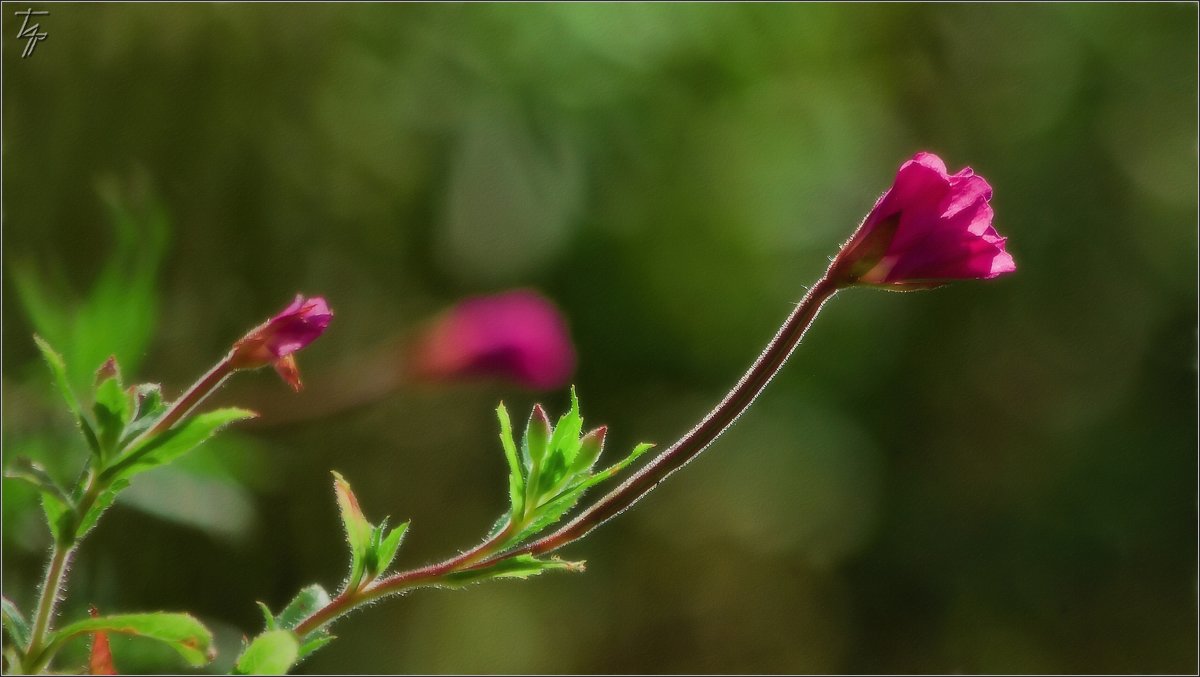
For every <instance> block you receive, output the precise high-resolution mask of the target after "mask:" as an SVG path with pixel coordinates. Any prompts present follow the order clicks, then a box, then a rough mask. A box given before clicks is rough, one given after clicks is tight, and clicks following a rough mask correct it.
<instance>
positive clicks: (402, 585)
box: [295, 522, 518, 637]
mask: <svg viewBox="0 0 1200 677" xmlns="http://www.w3.org/2000/svg"><path fill="white" fill-rule="evenodd" d="M517 531H518V527H516V526H515V525H514V524H513V523H512V522H509V523H508V525H507V526H505V527H504V528H503V529H501V530H500V531H498V532H497V533H496V534H495V535H494V536H492V537H491V538H489V539H487V540H485V541H483V542H482V543H480V544H479V545H477V546H475V547H474V548H471V549H470V550H468V551H466V552H463V553H459V554H458V555H455V556H454V557H451V558H450V559H448V560H445V561H442V562H438V563H437V564H430V565H428V566H424V567H421V568H419V569H412V570H410V571H403V572H400V573H397V574H392V575H391V576H388V577H387V578H381V579H379V580H377V581H374V582H372V583H368V584H367V585H365V586H363V587H361V588H359V589H357V590H354V589H350V588H347V589H346V590H343V591H342V593H341V594H340V595H338V596H337V597H335V598H334V599H333V600H332V601H330V602H329V604H326V605H325V606H324V607H323V608H321V609H319V610H317V611H316V612H315V613H313V615H311V616H309V617H308V618H306V619H304V622H302V623H300V625H298V626H296V630H295V632H296V634H297V635H299V636H300V637H304V636H305V635H307V634H308V633H310V632H312V631H313V630H316V629H318V628H320V627H321V626H322V625H325V624H326V623H329V622H330V621H333V620H335V619H336V618H337V617H338V616H341V615H342V614H344V613H346V612H348V611H351V610H353V609H354V608H355V607H356V606H358V605H359V604H362V603H364V602H367V601H370V600H373V599H376V598H379V597H383V596H385V595H390V594H394V593H398V592H402V591H404V590H409V589H411V588H414V587H420V586H422V585H434V584H435V583H436V582H437V580H438V579H440V578H441V577H442V576H445V575H446V574H450V573H455V572H457V571H462V570H464V569H469V568H473V567H472V565H474V564H475V563H476V562H478V561H479V560H481V559H484V558H486V557H488V556H489V555H490V554H492V553H493V552H494V551H495V550H496V549H497V548H498V547H500V546H501V545H502V544H503V543H504V541H506V540H508V538H509V536H512V535H513V534H514V533H516V532H517Z"/></svg>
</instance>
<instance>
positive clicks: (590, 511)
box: [511, 273, 838, 555]
mask: <svg viewBox="0 0 1200 677" xmlns="http://www.w3.org/2000/svg"><path fill="white" fill-rule="evenodd" d="M837 290H838V285H837V283H836V282H835V281H834V280H833V279H831V277H830V275H829V273H826V274H825V276H823V277H822V278H821V279H820V280H818V281H817V283H816V284H815V285H813V286H812V288H811V289H809V290H808V293H807V294H805V295H804V298H803V299H802V300H801V301H800V303H799V304H798V305H797V306H796V309H795V310H793V311H792V313H791V315H789V316H788V318H787V320H786V321H785V322H784V323H783V326H782V327H780V328H779V331H778V332H777V333H776V334H775V338H773V339H771V342H770V343H769V344H768V345H767V347H766V349H765V350H763V352H762V354H761V355H759V356H758V359H757V360H755V361H754V364H752V365H751V366H750V369H749V370H747V371H746V373H745V375H743V376H742V378H741V380H739V381H738V382H737V385H735V386H734V387H733V390H731V391H729V394H728V395H726V396H725V398H724V399H723V400H721V403H720V404H718V405H717V406H716V408H714V409H713V410H712V411H710V412H709V413H708V415H707V416H705V417H704V419H703V420H702V421H700V423H699V424H697V425H696V427H695V428H692V429H691V430H690V431H689V432H688V433H687V434H686V435H684V436H683V437H682V438H680V439H679V441H678V442H676V443H675V444H673V445H671V446H670V447H669V448H668V449H667V450H665V451H663V452H662V453H660V454H659V455H658V456H656V457H655V458H654V459H653V460H651V461H650V462H649V463H647V464H646V465H645V466H643V467H642V469H641V470H639V471H637V472H636V473H634V474H633V475H632V476H631V477H630V478H629V479H627V480H625V481H624V482H622V483H621V484H620V486H618V487H617V488H616V489H613V490H612V491H611V492H609V493H608V495H606V496H604V498H601V499H600V500H599V501H596V502H595V503H593V504H592V505H591V506H589V507H588V508H587V509H586V510H584V511H583V512H581V513H580V514H579V515H577V516H576V517H575V518H574V519H573V520H571V521H570V522H568V523H567V524H565V525H564V526H562V527H561V528H559V529H558V530H557V531H555V532H554V533H552V534H550V535H548V536H545V537H543V538H540V539H538V540H536V541H534V542H532V543H530V544H528V545H525V546H523V547H521V548H518V549H517V550H515V551H514V552H513V553H511V554H531V555H539V554H543V553H547V552H550V551H552V550H557V549H559V548H561V547H563V546H564V545H567V544H569V543H572V542H574V541H577V540H579V539H580V538H583V537H584V536H586V535H587V534H588V533H589V532H591V531H592V530H593V529H595V528H596V527H598V526H600V525H601V524H603V523H604V522H606V521H608V520H609V519H611V518H613V517H615V516H616V515H618V514H619V513H621V512H622V511H624V510H626V509H627V508H629V507H630V506H632V505H633V504H634V503H637V502H638V501H639V500H640V499H641V498H642V497H643V496H645V495H646V494H648V493H650V491H651V490H653V489H654V487H656V486H658V484H659V483H660V482H662V481H663V480H665V479H666V478H667V477H669V476H670V475H671V474H672V473H674V472H675V471H676V470H679V469H680V468H682V467H683V466H684V465H686V464H687V463H688V461H691V460H692V459H694V458H696V457H697V456H699V455H700V452H702V451H704V450H705V449H707V448H708V446H709V445H710V444H712V443H713V441H714V440H716V439H717V438H718V437H720V436H721V433H723V432H725V431H726V430H728V429H729V427H730V426H731V425H733V422H734V421H736V420H737V418H738V416H741V415H742V412H744V411H746V409H747V408H749V407H750V405H751V404H752V403H753V402H754V399H755V398H756V397H758V394H759V393H761V392H762V391H763V388H766V386H767V384H768V383H770V381H771V379H772V378H773V377H774V376H775V374H777V373H778V372H779V370H780V368H782V367H783V364H784V362H786V361H787V358H788V357H789V356H790V355H791V354H792V351H794V350H795V349H796V346H797V345H799V343H800V339H802V338H804V333H805V332H806V331H808V328H809V326H811V325H812V322H813V320H814V319H816V317H817V313H818V312H820V310H821V306H823V305H824V304H825V302H826V301H828V300H829V299H831V298H833V295H834V294H836V293H837Z"/></svg>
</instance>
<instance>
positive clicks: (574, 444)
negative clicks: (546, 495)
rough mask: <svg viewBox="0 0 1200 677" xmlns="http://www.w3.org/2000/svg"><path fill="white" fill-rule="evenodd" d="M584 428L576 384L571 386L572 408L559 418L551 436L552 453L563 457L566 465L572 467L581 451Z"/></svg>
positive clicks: (550, 447)
mask: <svg viewBox="0 0 1200 677" xmlns="http://www.w3.org/2000/svg"><path fill="white" fill-rule="evenodd" d="M582 430H583V417H582V416H580V415H579V397H578V396H576V394H575V386H571V410H570V411H568V412H567V413H565V414H563V415H562V418H560V419H558V425H556V426H554V434H553V435H552V436H551V437H550V444H549V449H550V452H549V453H550V455H551V456H560V457H562V462H563V466H564V467H570V465H571V463H572V462H574V461H575V454H576V453H577V452H578V451H579V433H580V432H581V431H582Z"/></svg>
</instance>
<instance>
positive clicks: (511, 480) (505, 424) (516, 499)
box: [496, 402, 525, 519]
mask: <svg viewBox="0 0 1200 677" xmlns="http://www.w3.org/2000/svg"><path fill="white" fill-rule="evenodd" d="M496 418H497V419H499V420H500V444H501V445H503V447H504V457H505V458H506V459H507V460H508V497H509V500H510V501H511V503H512V515H513V518H514V519H517V518H519V517H520V516H521V514H522V511H523V510H524V509H525V479H524V477H522V476H521V465H520V463H519V462H518V461H517V445H516V443H515V442H514V441H513V435H512V421H510V420H509V418H508V409H505V408H504V403H503V402H501V403H500V406H498V407H496Z"/></svg>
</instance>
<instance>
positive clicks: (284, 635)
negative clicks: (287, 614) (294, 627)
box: [233, 630, 300, 675]
mask: <svg viewBox="0 0 1200 677" xmlns="http://www.w3.org/2000/svg"><path fill="white" fill-rule="evenodd" d="M299 658H300V642H299V640H297V639H296V633H294V632H292V631H290V630H268V631H266V632H264V633H262V634H261V635H259V636H258V637H255V638H254V641H252V642H250V645H249V646H247V647H246V649H245V651H243V652H242V655H241V656H238V659H237V665H236V666H235V667H234V669H233V674H235V675H281V674H284V673H286V672H287V671H288V670H289V669H291V667H292V666H293V665H295V663H296V661H297V660H299Z"/></svg>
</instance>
